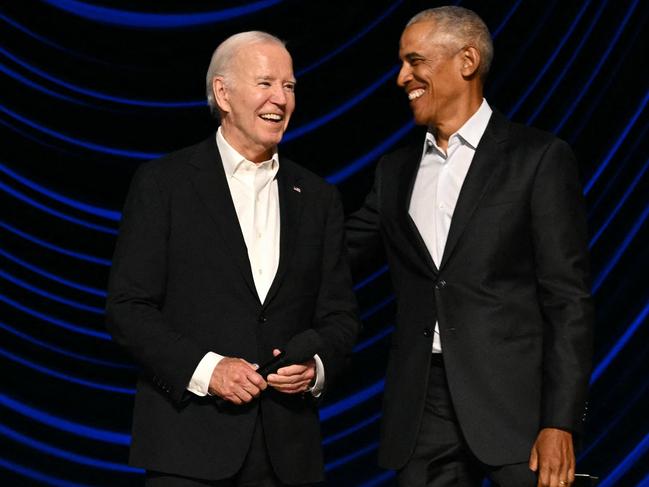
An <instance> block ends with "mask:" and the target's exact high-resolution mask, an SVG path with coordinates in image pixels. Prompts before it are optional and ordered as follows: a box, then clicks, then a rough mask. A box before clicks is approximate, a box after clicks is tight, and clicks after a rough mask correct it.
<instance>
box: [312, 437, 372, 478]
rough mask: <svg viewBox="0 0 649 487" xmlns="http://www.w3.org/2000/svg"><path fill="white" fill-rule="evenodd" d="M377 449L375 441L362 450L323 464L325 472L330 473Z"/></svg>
mask: <svg viewBox="0 0 649 487" xmlns="http://www.w3.org/2000/svg"><path fill="white" fill-rule="evenodd" d="M378 447H379V443H378V441H375V442H372V443H370V444H369V445H367V446H364V447H363V448H360V449H358V450H356V451H354V452H353V453H350V454H349V455H345V456H344V457H341V458H337V459H335V460H332V461H331V462H328V463H326V464H325V468H324V469H325V472H331V471H332V470H335V469H337V468H339V467H342V466H343V465H345V464H346V463H349V462H351V461H352V460H356V459H357V458H358V457H361V456H363V455H367V454H368V453H370V452H371V451H374V450H376V449H377V448H378Z"/></svg>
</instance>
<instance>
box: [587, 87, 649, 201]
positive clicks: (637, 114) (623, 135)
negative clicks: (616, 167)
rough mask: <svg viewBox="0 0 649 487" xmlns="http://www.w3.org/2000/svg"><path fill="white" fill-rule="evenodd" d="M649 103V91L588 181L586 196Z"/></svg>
mask: <svg viewBox="0 0 649 487" xmlns="http://www.w3.org/2000/svg"><path fill="white" fill-rule="evenodd" d="M647 101H649V90H647V91H646V93H645V94H644V98H643V99H642V101H641V102H640V103H639V105H638V109H637V110H636V112H635V113H634V114H633V117H631V120H629V123H628V124H627V125H626V127H624V130H623V131H622V133H621V134H620V137H618V139H617V141H616V142H615V144H613V147H611V149H610V150H609V151H608V154H606V157H605V158H604V160H603V161H602V162H601V163H600V165H599V166H598V168H597V170H596V171H595V173H594V174H593V175H592V176H591V178H590V179H589V180H588V183H586V186H585V187H584V194H588V193H589V191H590V190H591V189H593V185H594V184H595V182H596V181H597V179H599V177H600V176H601V175H602V173H603V172H604V169H606V166H608V164H609V162H611V159H612V158H613V156H614V155H615V153H616V152H617V150H618V149H619V148H620V146H621V145H622V143H623V142H624V140H625V139H626V137H627V135H629V132H630V131H631V129H632V128H633V126H634V125H635V123H636V121H637V120H638V117H640V115H641V114H642V112H643V111H644V109H645V107H646V106H647Z"/></svg>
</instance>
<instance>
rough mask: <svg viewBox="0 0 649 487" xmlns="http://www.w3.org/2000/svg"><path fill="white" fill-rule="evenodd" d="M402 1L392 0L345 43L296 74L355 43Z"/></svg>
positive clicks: (319, 63) (307, 70) (304, 71)
mask: <svg viewBox="0 0 649 487" xmlns="http://www.w3.org/2000/svg"><path fill="white" fill-rule="evenodd" d="M402 3H403V0H397V1H396V2H394V3H393V4H392V5H390V6H389V7H388V8H387V9H386V10H385V11H384V12H383V13H382V14H380V15H379V16H378V17H376V18H375V19H374V20H373V21H372V22H370V23H369V24H367V25H366V26H365V27H364V28H363V29H361V30H360V31H358V33H357V34H356V35H354V36H353V37H351V38H350V39H349V40H347V41H346V42H345V43H343V44H341V45H340V46H338V47H337V48H336V49H334V50H333V51H331V52H329V53H328V54H326V55H324V56H322V57H321V58H320V59H318V60H317V61H315V62H313V63H311V64H309V65H308V66H306V67H304V68H301V69H300V70H299V71H298V72H297V73H296V76H298V77H300V76H303V75H304V74H306V73H308V72H309V71H312V70H314V69H315V68H317V67H318V66H320V65H321V64H324V63H325V62H327V61H329V60H330V59H331V58H332V57H334V56H336V55H337V54H340V53H341V52H342V51H344V50H345V49H347V48H348V47H349V46H351V45H352V44H355V43H356V42H357V41H358V40H359V39H361V38H362V37H363V36H365V34H367V33H368V32H369V31H371V30H372V29H373V28H374V27H376V26H377V25H378V24H380V23H381V22H382V21H383V20H384V19H385V18H386V17H387V16H388V15H390V14H391V13H392V12H394V10H396V8H397V7H398V6H399V5H400V4H402Z"/></svg>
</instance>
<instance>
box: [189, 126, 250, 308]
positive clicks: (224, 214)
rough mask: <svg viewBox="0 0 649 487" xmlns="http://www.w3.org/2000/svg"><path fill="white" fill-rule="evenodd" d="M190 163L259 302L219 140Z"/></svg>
mask: <svg viewBox="0 0 649 487" xmlns="http://www.w3.org/2000/svg"><path fill="white" fill-rule="evenodd" d="M190 163H191V164H192V165H194V166H196V167H197V168H198V169H200V170H199V171H196V172H195V173H194V175H193V178H192V179H193V184H194V187H195V188H196V191H197V192H198V194H199V196H200V198H201V200H202V201H203V203H204V204H205V207H206V208H207V212H208V213H209V215H210V216H211V218H212V220H214V223H216V225H217V227H218V228H219V230H220V232H219V233H220V234H221V235H223V236H224V238H223V242H225V244H226V247H227V249H228V251H229V252H230V254H231V255H232V257H233V260H234V262H235V263H236V265H237V267H238V268H239V270H240V271H241V274H242V276H243V279H244V281H245V282H246V284H247V286H248V287H249V288H250V290H251V291H252V293H253V294H254V295H255V296H256V297H257V299H259V297H258V296H257V290H256V288H255V283H254V281H253V278H252V271H251V270H250V260H249V259H248V249H247V247H246V242H245V240H244V238H243V234H242V233H241V226H240V225H239V219H238V217H237V212H236V210H235V208H234V202H233V201H232V195H231V194H230V187H229V186H228V182H227V181H226V176H225V171H224V169H223V163H222V162H221V156H220V155H219V151H218V148H217V146H216V138H215V136H212V137H210V138H209V139H207V140H206V141H205V142H203V143H202V144H201V145H200V146H199V147H198V149H197V151H196V153H195V154H194V157H193V158H192V160H191V161H190Z"/></svg>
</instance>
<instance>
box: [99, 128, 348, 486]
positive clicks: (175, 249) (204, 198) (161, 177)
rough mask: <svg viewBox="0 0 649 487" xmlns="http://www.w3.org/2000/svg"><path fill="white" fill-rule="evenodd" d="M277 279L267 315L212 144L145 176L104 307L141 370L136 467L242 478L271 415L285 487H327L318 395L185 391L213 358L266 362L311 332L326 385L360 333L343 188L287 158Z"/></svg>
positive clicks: (126, 216) (271, 442)
mask: <svg viewBox="0 0 649 487" xmlns="http://www.w3.org/2000/svg"><path fill="white" fill-rule="evenodd" d="M277 178H278V189H279V202H280V215H281V231H280V232H281V233H280V261H279V268H278V271H277V274H276V277H275V280H274V282H273V284H272V286H271V288H270V291H269V292H268V296H267V298H266V300H265V302H264V303H263V304H262V303H261V302H260V301H259V298H258V296H257V293H256V290H255V285H254V282H253V279H252V274H251V270H250V264H249V260H248V255H247V250H246V246H245V243H244V239H243V235H242V233H241V229H240V226H239V223H238V220H237V215H236V211H235V208H234V204H233V202H232V198H231V195H230V191H229V188H228V185H227V181H226V178H225V173H224V170H223V166H222V163H221V158H220V156H219V153H218V150H217V146H216V141H215V137H214V136H212V137H210V138H209V139H208V140H206V141H204V142H202V143H200V144H197V145H195V146H192V147H189V148H186V149H183V150H180V151H178V152H175V153H173V154H171V155H168V156H166V157H164V158H162V159H160V160H157V161H154V162H151V163H148V164H144V165H143V166H142V167H141V168H140V169H139V170H138V172H137V174H136V175H135V177H134V180H133V183H132V186H131V189H130V192H129V195H128V198H127V202H126V206H125V209H124V213H123V219H122V223H121V229H120V235H119V239H118V243H117V248H116V251H115V256H114V261H113V268H112V270H111V276H110V284H109V296H108V305H107V314H108V327H109V330H110V332H111V333H112V335H113V337H114V339H115V340H116V341H117V343H119V344H120V345H122V346H124V347H125V348H126V349H127V350H128V351H129V352H130V353H131V354H132V356H133V357H135V359H136V360H137V361H138V362H139V363H140V364H141V365H142V367H143V371H142V373H141V375H140V377H139V380H138V384H137V394H136V399H135V410H134V417H133V440H132V445H131V463H132V464H133V465H136V466H141V467H144V468H146V469H150V470H156V471H161V472H167V473H172V474H178V475H185V476H190V477H197V478H204V479H217V478H224V477H228V476H232V475H234V474H235V473H236V472H237V470H238V469H239V468H240V467H241V465H242V463H243V461H244V457H245V455H246V452H247V451H248V447H249V444H250V439H251V435H252V431H253V427H254V425H255V420H256V418H257V415H258V413H259V409H261V414H262V421H263V427H264V431H265V435H266V442H267V445H268V450H269V452H270V458H271V461H272V464H273V466H274V468H275V469H276V473H277V475H278V476H279V478H280V479H281V480H282V481H283V482H286V483H305V482H314V481H317V480H320V479H321V478H322V472H323V461H322V453H321V448H320V428H319V420H318V414H317V408H316V404H315V402H314V399H313V397H311V395H309V394H307V395H304V396H302V395H287V394H280V393H277V392H276V391H274V390H270V388H269V390H267V391H265V392H264V393H262V396H261V399H260V400H256V401H253V402H252V403H251V404H250V405H244V406H234V405H230V404H226V403H225V402H224V401H217V400H216V399H215V398H213V397H205V398H200V397H198V396H196V395H194V394H191V393H189V392H188V391H186V386H187V384H188V383H189V380H190V378H191V376H192V374H193V372H194V369H195V368H196V366H197V365H198V363H199V361H200V360H201V359H202V358H203V356H204V354H205V353H206V352H208V351H215V352H217V353H220V354H222V355H225V356H231V357H242V358H244V359H246V360H247V361H249V362H251V363H264V362H266V361H267V360H268V359H270V358H271V357H272V349H273V348H275V347H276V348H282V347H283V345H285V344H286V342H287V341H288V340H289V339H290V338H291V337H292V336H294V335H295V334H297V333H299V332H303V331H304V330H308V329H312V330H313V331H314V332H315V333H316V334H317V338H318V340H319V341H320V342H321V346H320V347H319V350H318V354H319V355H320V357H321V358H322V361H323V363H324V367H325V377H326V381H327V384H330V382H331V380H332V378H334V377H335V376H336V374H338V372H339V371H340V369H341V368H342V367H343V365H344V363H345V361H346V359H347V358H348V356H349V354H350V353H351V348H352V346H353V342H354V340H355V336H356V333H357V330H358V321H357V317H356V309H355V300H354V296H353V293H352V290H351V278H350V275H349V270H348V266H347V262H346V256H345V250H344V245H343V214H342V206H341V203H340V201H339V196H338V193H337V191H336V189H335V188H334V187H333V186H330V185H328V184H327V183H325V182H324V181H323V180H322V179H321V178H319V177H317V176H315V175H314V174H312V173H310V172H309V171H307V170H306V169H303V168H301V167H300V166H298V165H296V164H295V163H293V162H291V161H289V160H287V159H284V158H281V159H280V169H279V172H278V175H277Z"/></svg>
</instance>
